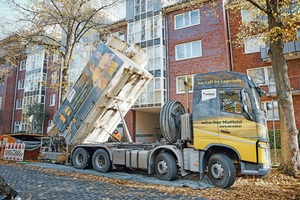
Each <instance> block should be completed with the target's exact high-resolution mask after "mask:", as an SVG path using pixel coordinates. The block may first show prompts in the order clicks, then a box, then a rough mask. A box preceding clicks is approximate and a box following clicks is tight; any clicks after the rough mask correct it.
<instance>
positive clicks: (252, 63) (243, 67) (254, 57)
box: [229, 11, 300, 129]
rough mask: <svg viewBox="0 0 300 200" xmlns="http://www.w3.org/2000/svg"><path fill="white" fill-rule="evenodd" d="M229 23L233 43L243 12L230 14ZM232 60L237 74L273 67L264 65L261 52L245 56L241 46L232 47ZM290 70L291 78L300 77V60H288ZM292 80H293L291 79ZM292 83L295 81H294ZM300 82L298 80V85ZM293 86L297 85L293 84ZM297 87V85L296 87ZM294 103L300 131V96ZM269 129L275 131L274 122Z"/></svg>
mask: <svg viewBox="0 0 300 200" xmlns="http://www.w3.org/2000/svg"><path fill="white" fill-rule="evenodd" d="M229 18H230V20H229V22H230V33H231V37H232V41H234V40H236V39H237V38H236V34H237V33H238V28H239V24H240V22H241V20H242V18H241V12H240V11H238V12H237V13H236V14H233V13H230V12H229ZM232 60H233V69H234V71H235V72H239V73H243V74H247V69H250V68H259V67H267V66H272V64H271V62H266V63H263V62H261V57H260V52H257V53H250V54H245V49H244V46H239V45H236V44H233V45H232ZM288 63H289V68H288V75H289V77H290V78H291V77H293V76H297V75H300V59H294V60H288ZM290 80H292V79H290ZM292 81H295V80H294V79H293V80H292ZM299 83H300V81H299V80H298V84H299ZM292 84H294V85H295V84H297V82H296V83H294V82H292ZM295 86H296V85H295ZM272 99H273V100H277V98H276V97H265V96H263V97H262V98H261V101H271V100H272ZM293 102H294V111H295V118H296V126H297V128H298V129H300V107H299V106H298V105H300V104H299V103H300V97H299V95H293ZM275 124H276V129H279V128H280V127H279V121H278V120H276V121H275ZM268 128H269V129H273V122H272V121H268Z"/></svg>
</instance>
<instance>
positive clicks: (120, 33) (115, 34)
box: [111, 31, 125, 41]
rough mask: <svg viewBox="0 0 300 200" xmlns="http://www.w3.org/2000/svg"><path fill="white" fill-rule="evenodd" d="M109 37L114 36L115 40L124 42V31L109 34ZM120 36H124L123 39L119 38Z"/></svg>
mask: <svg viewBox="0 0 300 200" xmlns="http://www.w3.org/2000/svg"><path fill="white" fill-rule="evenodd" d="M111 35H114V36H116V37H117V38H119V39H121V40H123V41H125V32H124V31H118V32H114V33H111ZM121 35H123V36H124V38H123V39H122V38H121V37H120V36H121Z"/></svg>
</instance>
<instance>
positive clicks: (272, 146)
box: [269, 129, 300, 149]
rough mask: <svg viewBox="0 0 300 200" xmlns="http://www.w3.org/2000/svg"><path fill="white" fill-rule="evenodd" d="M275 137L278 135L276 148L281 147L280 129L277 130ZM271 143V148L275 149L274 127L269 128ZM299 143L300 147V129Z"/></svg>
mask: <svg viewBox="0 0 300 200" xmlns="http://www.w3.org/2000/svg"><path fill="white" fill-rule="evenodd" d="M275 137H276V148H277V149H281V139H280V130H279V129H276V130H275ZM269 143H270V148H271V149H274V134H273V130H272V129H270V130H269ZM298 144H299V147H300V129H298Z"/></svg>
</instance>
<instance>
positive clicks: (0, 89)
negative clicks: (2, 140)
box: [0, 63, 17, 135]
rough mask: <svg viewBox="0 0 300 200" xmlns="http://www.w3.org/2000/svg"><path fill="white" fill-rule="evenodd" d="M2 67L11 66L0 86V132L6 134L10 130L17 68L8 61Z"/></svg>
mask: <svg viewBox="0 0 300 200" xmlns="http://www.w3.org/2000/svg"><path fill="white" fill-rule="evenodd" d="M2 67H3V68H8V67H11V70H10V74H6V75H5V79H4V84H2V85H1V86H0V96H1V97H2V120H3V122H2V124H1V125H0V134H1V135H2V134H8V133H10V132H11V128H12V126H13V124H12V117H13V107H14V94H15V86H16V84H15V83H16V73H17V68H16V67H12V66H11V65H10V63H6V65H4V66H2Z"/></svg>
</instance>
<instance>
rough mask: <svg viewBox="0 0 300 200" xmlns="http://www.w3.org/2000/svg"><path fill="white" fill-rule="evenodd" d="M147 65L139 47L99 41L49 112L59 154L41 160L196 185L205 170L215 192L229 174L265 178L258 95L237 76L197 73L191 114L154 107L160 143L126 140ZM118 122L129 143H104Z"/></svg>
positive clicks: (177, 107) (171, 106)
mask: <svg viewBox="0 0 300 200" xmlns="http://www.w3.org/2000/svg"><path fill="white" fill-rule="evenodd" d="M146 64H147V56H146V54H145V52H144V50H143V49H141V48H140V47H138V46H129V45H128V44H126V43H125V42H123V41H121V40H119V39H118V38H116V37H111V38H110V39H109V40H108V42H107V43H106V45H105V44H103V43H101V44H100V45H99V46H98V48H97V50H96V51H95V53H94V54H93V56H92V58H91V59H90V61H89V62H88V65H87V66H86V67H85V69H84V70H83V73H82V75H81V76H80V78H79V80H78V81H77V82H76V84H75V85H74V86H73V88H72V89H71V91H70V92H69V94H68V96H67V98H66V100H65V101H64V102H63V103H62V105H61V107H60V108H59V110H58V111H57V113H56V114H55V117H54V120H55V122H56V125H55V126H53V127H52V128H51V130H50V131H49V133H48V134H49V135H51V136H53V137H56V139H57V140H59V141H60V143H56V144H59V145H58V146H59V147H58V148H57V149H59V150H58V152H50V151H48V152H45V156H46V158H48V159H51V160H53V161H54V162H60V161H63V160H65V161H66V162H68V161H69V160H70V162H71V164H72V165H73V166H74V167H75V168H78V169H83V168H86V167H88V166H92V167H93V168H94V169H95V170H96V171H99V172H104V173H105V172H108V171H109V170H111V169H117V168H119V167H128V168H136V169H143V170H147V171H148V173H149V174H151V173H156V175H157V177H158V178H159V179H162V180H169V181H171V180H174V179H176V176H177V174H178V172H180V175H181V176H185V175H187V174H189V173H192V172H198V173H200V179H202V178H203V177H204V173H205V171H206V170H207V171H208V175H209V178H210V179H211V181H212V182H213V183H214V184H215V185H217V186H219V187H221V188H228V187H230V186H231V185H233V184H234V182H235V178H236V169H240V170H241V173H242V174H251V175H252V174H253V175H261V176H264V175H266V174H268V172H269V171H270V169H271V168H270V150H269V144H268V131H267V124H266V116H265V113H264V111H263V109H262V107H261V103H260V96H262V94H263V91H262V90H261V89H260V87H259V86H258V85H257V84H256V83H255V82H253V81H252V79H251V78H250V77H249V76H247V75H244V74H239V73H235V72H211V73H205V74H198V75H196V76H195V81H194V93H193V113H192V114H190V113H189V106H188V105H187V106H186V109H187V111H188V112H186V109H185V108H184V106H183V105H182V104H181V103H180V102H178V101H169V102H167V103H166V104H165V105H164V106H163V107H162V109H161V112H160V129H161V132H162V135H163V137H164V139H165V140H166V142H165V143H137V142H132V139H131V137H130V134H129V132H128V130H127V127H126V123H125V121H124V119H123V115H125V114H126V113H127V111H128V110H129V109H130V108H131V106H132V105H133V103H134V102H135V100H136V99H137V98H138V96H139V95H140V94H141V92H142V91H143V90H144V88H145V87H146V86H147V84H148V82H149V81H150V80H151V79H152V75H151V74H150V73H149V72H148V71H147V70H145V69H144V66H145V65H146ZM186 87H187V86H186ZM187 102H188V100H187ZM121 120H122V121H123V125H124V129H125V133H126V137H127V140H128V142H121V141H120V142H114V143H107V142H106V141H107V139H108V138H109V137H110V136H111V133H112V132H113V130H114V129H115V128H116V127H117V125H118V123H119V122H120V121H121Z"/></svg>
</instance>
